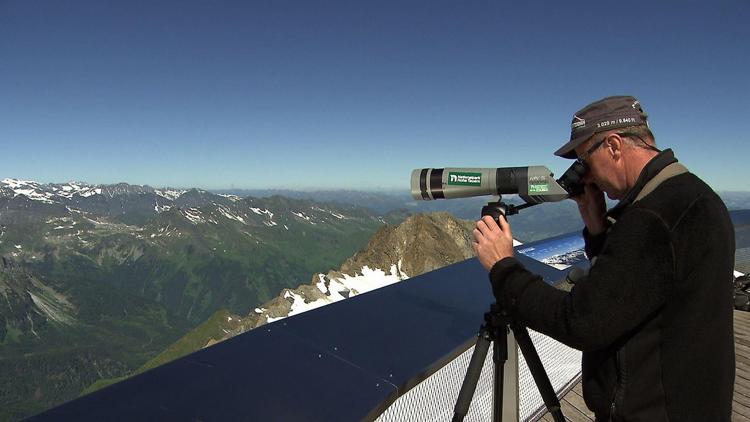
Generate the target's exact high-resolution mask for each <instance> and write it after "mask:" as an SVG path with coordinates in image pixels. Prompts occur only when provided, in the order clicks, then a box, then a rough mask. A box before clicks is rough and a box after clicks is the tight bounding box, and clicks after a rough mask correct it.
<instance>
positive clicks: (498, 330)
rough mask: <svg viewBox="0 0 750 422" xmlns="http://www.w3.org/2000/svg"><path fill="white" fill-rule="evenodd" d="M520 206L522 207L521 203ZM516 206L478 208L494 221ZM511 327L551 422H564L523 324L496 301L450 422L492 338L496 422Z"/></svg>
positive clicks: (458, 414) (459, 416)
mask: <svg viewBox="0 0 750 422" xmlns="http://www.w3.org/2000/svg"><path fill="white" fill-rule="evenodd" d="M522 207H523V206H522ZM524 208H525V207H524ZM518 209H519V207H515V206H513V205H506V204H505V203H503V202H500V201H497V202H491V203H489V204H487V206H485V207H484V208H482V215H483V216H484V215H491V216H493V218H495V219H496V220H497V219H498V218H500V216H502V217H503V218H505V216H506V215H512V214H517V213H518ZM510 329H512V330H513V334H514V335H515V337H516V340H517V341H518V347H519V348H520V349H521V353H522V354H523V357H524V359H526V364H527V365H528V367H529V371H530V372H531V376H532V377H533V378H534V382H535V383H536V386H537V388H538V389H539V393H540V394H541V395H542V400H543V401H544V404H545V406H547V410H549V412H550V413H551V414H552V417H553V418H554V420H555V422H565V418H564V417H563V414H562V411H561V410H560V401H559V400H558V399H557V395H556V394H555V390H554V389H553V388H552V383H551V382H550V380H549V377H548V376H547V373H546V372H545V371H544V366H543V365H542V361H541V359H539V354H538V353H537V352H536V348H534V343H532V341H531V337H529V333H528V331H527V330H526V327H523V326H522V325H520V324H518V322H517V321H514V320H512V319H511V318H510V317H509V315H508V313H507V312H506V311H505V310H504V309H501V308H500V306H498V305H497V303H493V304H492V305H491V306H490V311H489V312H486V313H485V314H484V322H483V323H482V325H481V327H480V329H479V336H478V337H477V343H476V345H475V346H474V352H473V353H472V355H471V360H470V361H469V368H468V369H467V370H466V376H465V377H464V381H463V384H461V391H460V392H459V394H458V400H456V407H455V408H454V410H453V422H461V421H463V420H464V417H465V416H466V414H467V413H468V412H469V405H471V400H472V398H473V396H474V391H475V390H476V388H477V382H478V381H479V376H480V375H481V373H482V367H483V366H484V361H485V359H486V358H487V352H488V350H489V348H490V344H491V343H492V342H493V341H494V342H495V345H494V348H493V354H492V361H493V363H494V366H495V373H494V378H495V379H494V388H493V400H492V405H493V409H492V419H493V421H495V422H500V421H501V419H502V414H503V377H504V375H505V371H504V368H505V362H506V361H507V360H508V330H510Z"/></svg>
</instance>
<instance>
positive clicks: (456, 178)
mask: <svg viewBox="0 0 750 422" xmlns="http://www.w3.org/2000/svg"><path fill="white" fill-rule="evenodd" d="M448 184H449V185H459V186H481V185H482V173H464V172H451V173H448Z"/></svg>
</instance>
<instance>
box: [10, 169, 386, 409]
mask: <svg viewBox="0 0 750 422" xmlns="http://www.w3.org/2000/svg"><path fill="white" fill-rule="evenodd" d="M391 218H392V217H391V216H388V215H378V214H377V213H374V212H373V211H371V210H369V209H366V208H361V207H356V206H352V205H342V204H331V203H323V202H315V201H311V200H305V199H290V198H284V197H278V196H275V197H267V198H252V197H248V198H239V197H237V196H231V195H218V194H214V193H211V192H207V191H203V190H198V189H190V190H176V189H153V188H150V187H148V186H137V185H128V184H117V185H106V186H94V185H87V184H84V183H68V184H39V183H35V182H24V181H19V180H12V179H6V180H3V181H2V182H0V256H1V257H2V263H3V265H2V267H0V296H2V298H1V299H0V403H1V404H2V405H0V409H2V410H0V418H2V419H17V418H19V417H23V416H28V415H30V414H32V413H34V412H36V411H39V410H42V409H44V408H46V407H49V406H51V405H54V404H56V403H60V402H62V401H65V400H69V399H71V398H74V397H76V396H77V395H78V394H79V393H80V391H81V390H82V389H84V388H85V387H87V386H89V385H91V384H92V383H93V382H94V381H96V380H97V379H101V378H109V377H118V376H122V375H124V374H127V373H129V372H131V371H132V370H134V369H135V368H138V367H139V366H141V365H142V364H143V363H144V362H146V361H147V360H148V359H150V358H153V357H154V356H156V355H157V354H159V353H160V352H162V351H164V350H165V349H166V348H167V347H168V346H169V345H170V344H171V343H173V342H174V341H175V340H177V339H178V338H180V337H181V336H183V335H184V334H185V333H186V332H188V331H189V330H190V329H191V328H194V327H196V326H198V325H199V324H201V323H202V322H204V321H205V320H207V319H208V318H210V317H211V315H213V314H214V313H215V312H216V311H218V310H220V309H227V310H228V311H230V312H232V313H237V314H244V313H247V312H248V311H249V310H252V309H254V308H255V307H257V306H258V305H259V304H261V303H263V302H265V301H268V300H270V299H271V298H272V297H274V296H275V295H276V294H277V293H278V292H279V291H281V290H282V289H284V288H288V287H293V286H296V285H298V284H299V283H300V281H301V280H306V279H308V278H309V277H310V274H312V273H315V272H319V271H328V270H329V269H330V268H335V267H336V266H338V265H340V264H341V263H342V262H343V261H344V260H345V259H347V258H348V257H350V256H352V255H353V254H354V253H355V252H357V251H358V250H360V249H361V248H363V247H364V246H365V245H366V244H367V241H368V239H369V238H370V237H371V235H372V234H373V233H374V232H375V231H376V230H377V229H378V228H379V227H381V226H383V225H385V224H386V223H388V222H395V221H393V220H391Z"/></svg>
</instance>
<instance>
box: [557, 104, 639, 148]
mask: <svg viewBox="0 0 750 422" xmlns="http://www.w3.org/2000/svg"><path fill="white" fill-rule="evenodd" d="M638 125H648V115H647V114H646V113H645V112H644V111H643V108H642V107H641V103H640V101H638V100H637V99H636V98H635V97H631V96H629V95H621V96H615V97H606V98H602V99H601V100H599V101H595V102H593V103H591V104H589V105H587V106H586V107H584V108H582V109H580V110H578V111H577V112H576V114H574V115H573V121H572V122H571V124H570V140H569V141H568V143H566V144H565V145H563V146H562V147H561V148H560V149H558V150H557V151H555V155H557V156H559V157H563V158H571V159H574V158H576V152H575V149H576V147H578V145H581V144H582V143H583V142H585V141H586V140H587V139H589V138H590V137H591V136H592V135H594V134H595V133H598V132H604V131H607V130H612V129H618V128H621V127H628V126H638Z"/></svg>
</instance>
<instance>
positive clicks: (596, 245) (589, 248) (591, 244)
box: [583, 227, 607, 259]
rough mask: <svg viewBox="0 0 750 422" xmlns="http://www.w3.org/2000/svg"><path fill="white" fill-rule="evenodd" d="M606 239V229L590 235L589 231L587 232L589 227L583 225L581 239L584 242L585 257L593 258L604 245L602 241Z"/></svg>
mask: <svg viewBox="0 0 750 422" xmlns="http://www.w3.org/2000/svg"><path fill="white" fill-rule="evenodd" d="M606 240H607V232H606V231H605V232H604V233H600V234H598V235H592V234H591V233H589V229H588V228H587V227H584V228H583V241H584V242H585V246H584V251H585V252H586V257H587V258H588V259H593V258H594V257H595V256H597V255H599V252H601V250H602V248H603V247H604V242H605V241H606Z"/></svg>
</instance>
